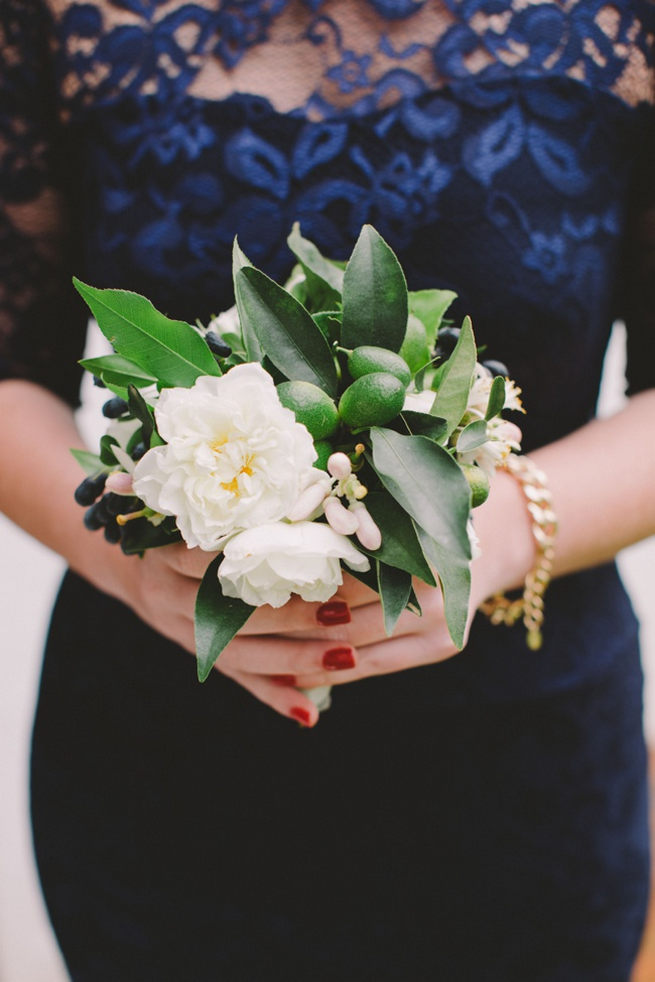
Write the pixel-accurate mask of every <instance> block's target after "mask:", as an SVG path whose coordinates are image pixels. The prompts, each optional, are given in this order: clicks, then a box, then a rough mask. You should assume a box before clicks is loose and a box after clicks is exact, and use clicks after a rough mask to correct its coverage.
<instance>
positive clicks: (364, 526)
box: [350, 501, 382, 552]
mask: <svg viewBox="0 0 655 982" xmlns="http://www.w3.org/2000/svg"><path fill="white" fill-rule="evenodd" d="M350 511H351V512H353V513H354V515H355V517H356V518H357V522H358V528H357V531H356V533H355V535H356V536H357V538H358V539H359V541H360V542H361V544H362V545H363V546H364V548H365V549H370V550H371V551H372V552H373V551H374V550H375V549H379V548H380V546H381V545H382V533H381V532H380V529H379V528H378V527H377V525H376V524H375V522H374V521H373V519H372V518H371V514H370V512H369V510H368V508H367V507H366V505H363V504H362V502H361V501H355V502H353V504H352V505H351V506H350Z"/></svg>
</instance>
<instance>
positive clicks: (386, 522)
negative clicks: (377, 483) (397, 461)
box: [360, 491, 436, 586]
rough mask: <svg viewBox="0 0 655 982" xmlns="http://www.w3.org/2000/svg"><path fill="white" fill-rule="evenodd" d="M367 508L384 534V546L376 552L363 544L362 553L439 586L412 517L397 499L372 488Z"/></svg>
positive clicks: (367, 500) (367, 499)
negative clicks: (367, 548)
mask: <svg viewBox="0 0 655 982" xmlns="http://www.w3.org/2000/svg"><path fill="white" fill-rule="evenodd" d="M366 507H367V508H368V510H369V512H370V514H371V517H372V519H373V521H374V522H375V524H376V525H377V527H378V528H379V529H380V532H381V533H382V545H381V546H380V548H379V549H376V550H375V552H369V551H368V550H366V549H363V548H362V547H361V546H360V549H361V550H362V552H365V553H366V555H367V556H372V557H374V558H375V559H378V560H380V562H382V563H386V564H387V565H388V566H394V567H395V568H396V569H402V570H405V571H406V572H407V573H410V574H411V575H412V576H418V577H419V579H421V580H424V581H425V582H426V583H429V584H430V586H435V585H436V581H435V579H434V576H433V575H432V570H431V569H430V567H429V566H428V564H427V562H426V560H425V556H424V555H423V550H422V549H421V544H420V542H419V541H418V537H417V535H416V531H415V529H414V525H413V523H412V520H411V518H410V517H409V515H408V514H407V512H406V511H405V510H404V509H403V508H401V506H400V505H399V504H398V502H397V501H396V500H395V498H392V497H391V495H390V494H388V493H387V492H386V491H370V492H369V493H368V494H367V495H366Z"/></svg>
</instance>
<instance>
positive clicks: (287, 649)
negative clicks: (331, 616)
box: [220, 636, 357, 677]
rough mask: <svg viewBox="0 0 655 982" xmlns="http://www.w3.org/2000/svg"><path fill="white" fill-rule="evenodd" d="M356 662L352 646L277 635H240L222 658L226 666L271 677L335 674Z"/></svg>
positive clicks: (222, 665) (221, 663)
mask: <svg viewBox="0 0 655 982" xmlns="http://www.w3.org/2000/svg"><path fill="white" fill-rule="evenodd" d="M356 664H357V654H356V652H355V650H354V648H353V647H352V645H349V644H343V643H342V642H338V643H336V644H335V643H333V642H332V641H331V640H322V641H307V640H305V639H304V638H303V639H302V640H297V641H296V640H293V639H290V638H279V637H275V636H268V637H257V638H247V637H242V636H239V637H237V638H235V640H234V641H233V642H232V643H231V644H230V645H228V647H227V648H226V649H225V651H224V652H223V654H222V655H221V657H220V665H221V667H225V668H226V669H230V670H232V671H238V672H247V673H249V674H254V675H268V676H270V675H284V676H289V677H295V676H297V675H307V674H310V673H313V672H326V673H328V674H331V675H332V674H339V672H341V671H343V670H344V669H351V668H354V666H355V665H356Z"/></svg>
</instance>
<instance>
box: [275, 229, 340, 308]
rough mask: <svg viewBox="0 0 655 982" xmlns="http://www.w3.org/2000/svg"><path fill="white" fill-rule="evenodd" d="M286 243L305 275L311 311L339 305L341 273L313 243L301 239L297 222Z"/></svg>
mask: <svg viewBox="0 0 655 982" xmlns="http://www.w3.org/2000/svg"><path fill="white" fill-rule="evenodd" d="M287 243H288V245H289V248H290V249H291V251H292V252H293V254H294V256H295V257H296V259H297V260H298V262H299V263H300V265H301V266H302V269H303V271H304V273H305V277H306V279H307V292H308V299H310V300H311V309H312V310H326V309H331V308H333V307H336V305H337V304H339V303H341V291H342V289H343V272H342V271H341V270H340V269H339V268H338V267H337V266H335V265H334V263H331V262H330V261H329V260H328V259H326V258H325V257H324V256H323V255H321V253H320V252H319V250H318V249H317V248H316V246H315V245H314V243H313V242H310V240H309V239H305V238H303V236H302V235H301V234H300V226H299V224H298V222H295V223H294V225H293V228H292V230H291V234H290V235H289V238H288V239H287Z"/></svg>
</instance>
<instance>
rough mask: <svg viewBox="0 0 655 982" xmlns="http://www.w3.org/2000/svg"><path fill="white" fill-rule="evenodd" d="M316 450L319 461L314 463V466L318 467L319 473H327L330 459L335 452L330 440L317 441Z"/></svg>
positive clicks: (315, 442)
mask: <svg viewBox="0 0 655 982" xmlns="http://www.w3.org/2000/svg"><path fill="white" fill-rule="evenodd" d="M314 450H315V451H316V453H317V454H318V460H315V461H314V464H313V466H314V467H318V469H319V471H326V470H327V462H328V458H329V457H330V456H331V455H332V452H333V451H332V444H331V443H330V441H329V440H315V441H314Z"/></svg>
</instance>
